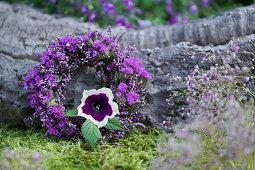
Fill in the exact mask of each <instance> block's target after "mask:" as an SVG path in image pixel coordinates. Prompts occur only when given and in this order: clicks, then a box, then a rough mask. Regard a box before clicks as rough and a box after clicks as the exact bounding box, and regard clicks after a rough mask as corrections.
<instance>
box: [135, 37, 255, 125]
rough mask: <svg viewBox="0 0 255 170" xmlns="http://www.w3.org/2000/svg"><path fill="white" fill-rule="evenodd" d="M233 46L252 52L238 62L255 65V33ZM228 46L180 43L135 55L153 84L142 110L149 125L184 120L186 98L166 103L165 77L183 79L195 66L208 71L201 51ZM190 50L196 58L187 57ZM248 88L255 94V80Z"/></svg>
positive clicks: (139, 52)
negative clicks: (183, 109) (144, 67)
mask: <svg viewBox="0 0 255 170" xmlns="http://www.w3.org/2000/svg"><path fill="white" fill-rule="evenodd" d="M233 43H234V44H238V45H239V46H240V48H241V49H243V50H245V51H249V52H252V53H253V54H241V59H242V60H243V61H245V62H248V63H253V64H255V62H254V61H252V59H254V58H255V57H254V52H255V45H254V44H255V34H252V35H250V36H246V37H244V38H240V39H236V40H234V41H233ZM229 45H230V44H226V45H219V46H215V47H210V46H197V45H191V44H190V43H187V42H182V43H178V44H176V45H172V46H169V47H166V48H156V49H146V50H141V51H137V52H136V53H135V57H138V58H140V59H142V60H143V62H144V64H145V66H146V70H148V71H149V72H150V73H151V74H152V77H153V82H152V84H151V88H150V90H149V93H148V102H149V105H150V106H148V107H146V108H145V109H144V110H145V113H148V118H149V122H150V123H152V125H153V126H156V127H158V128H162V126H161V125H160V124H161V123H162V122H163V121H164V120H170V121H171V122H172V123H177V122H185V120H186V119H187V117H185V115H183V111H182V108H183V107H186V106H187V104H185V103H186V102H185V99H183V98H176V99H173V100H172V101H171V103H170V105H168V104H167V102H166V99H168V98H169V97H170V96H169V92H168V91H167V88H168V87H169V84H168V80H169V77H168V76H167V74H171V75H175V76H180V77H182V78H184V77H186V76H187V75H189V74H190V73H191V72H192V71H193V70H194V67H195V65H198V66H199V67H200V68H203V69H209V65H208V64H203V63H202V58H203V54H201V53H200V52H201V51H204V52H216V51H217V50H229ZM191 50H192V51H195V52H198V53H197V55H195V59H191V58H190V55H189V54H188V53H189V52H190V51H191ZM253 72H255V70H253ZM248 87H249V89H250V90H251V91H255V81H254V80H252V81H250V82H249V84H248Z"/></svg>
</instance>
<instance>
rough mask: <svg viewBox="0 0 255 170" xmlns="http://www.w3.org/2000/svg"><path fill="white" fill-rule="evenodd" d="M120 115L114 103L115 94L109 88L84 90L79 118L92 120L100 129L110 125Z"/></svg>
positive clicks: (79, 108) (79, 107)
mask: <svg viewBox="0 0 255 170" xmlns="http://www.w3.org/2000/svg"><path fill="white" fill-rule="evenodd" d="M118 113H119V109H118V105H117V103H115V102H113V93H112V91H111V89H109V88H105V87H103V88H101V89H99V90H95V89H92V90H88V91H87V90H84V91H83V97H82V99H81V104H80V105H79V106H78V116H82V117H84V118H86V119H89V120H91V121H92V122H93V123H94V124H95V125H97V126H98V127H99V128H100V127H103V126H105V125H106V124H107V123H108V119H111V118H114V117H115V115H116V114H118Z"/></svg>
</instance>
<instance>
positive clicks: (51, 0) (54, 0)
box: [47, 0, 56, 4]
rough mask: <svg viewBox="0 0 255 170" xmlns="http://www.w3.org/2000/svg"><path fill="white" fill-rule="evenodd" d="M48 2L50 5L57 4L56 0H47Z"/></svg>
mask: <svg viewBox="0 0 255 170" xmlns="http://www.w3.org/2000/svg"><path fill="white" fill-rule="evenodd" d="M47 1H48V3H50V4H54V3H56V0H47Z"/></svg>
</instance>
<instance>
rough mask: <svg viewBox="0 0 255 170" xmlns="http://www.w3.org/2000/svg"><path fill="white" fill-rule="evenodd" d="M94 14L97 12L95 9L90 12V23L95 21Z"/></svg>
mask: <svg viewBox="0 0 255 170" xmlns="http://www.w3.org/2000/svg"><path fill="white" fill-rule="evenodd" d="M96 16H97V12H96V11H94V12H92V13H91V14H90V16H89V22H91V23H93V22H95V19H96Z"/></svg>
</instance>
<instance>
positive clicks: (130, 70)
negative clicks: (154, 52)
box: [120, 67, 134, 75]
mask: <svg viewBox="0 0 255 170" xmlns="http://www.w3.org/2000/svg"><path fill="white" fill-rule="evenodd" d="M120 72H121V73H127V74H130V75H132V74H133V73H134V70H133V69H132V68H130V67H128V68H122V69H121V70H120Z"/></svg>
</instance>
